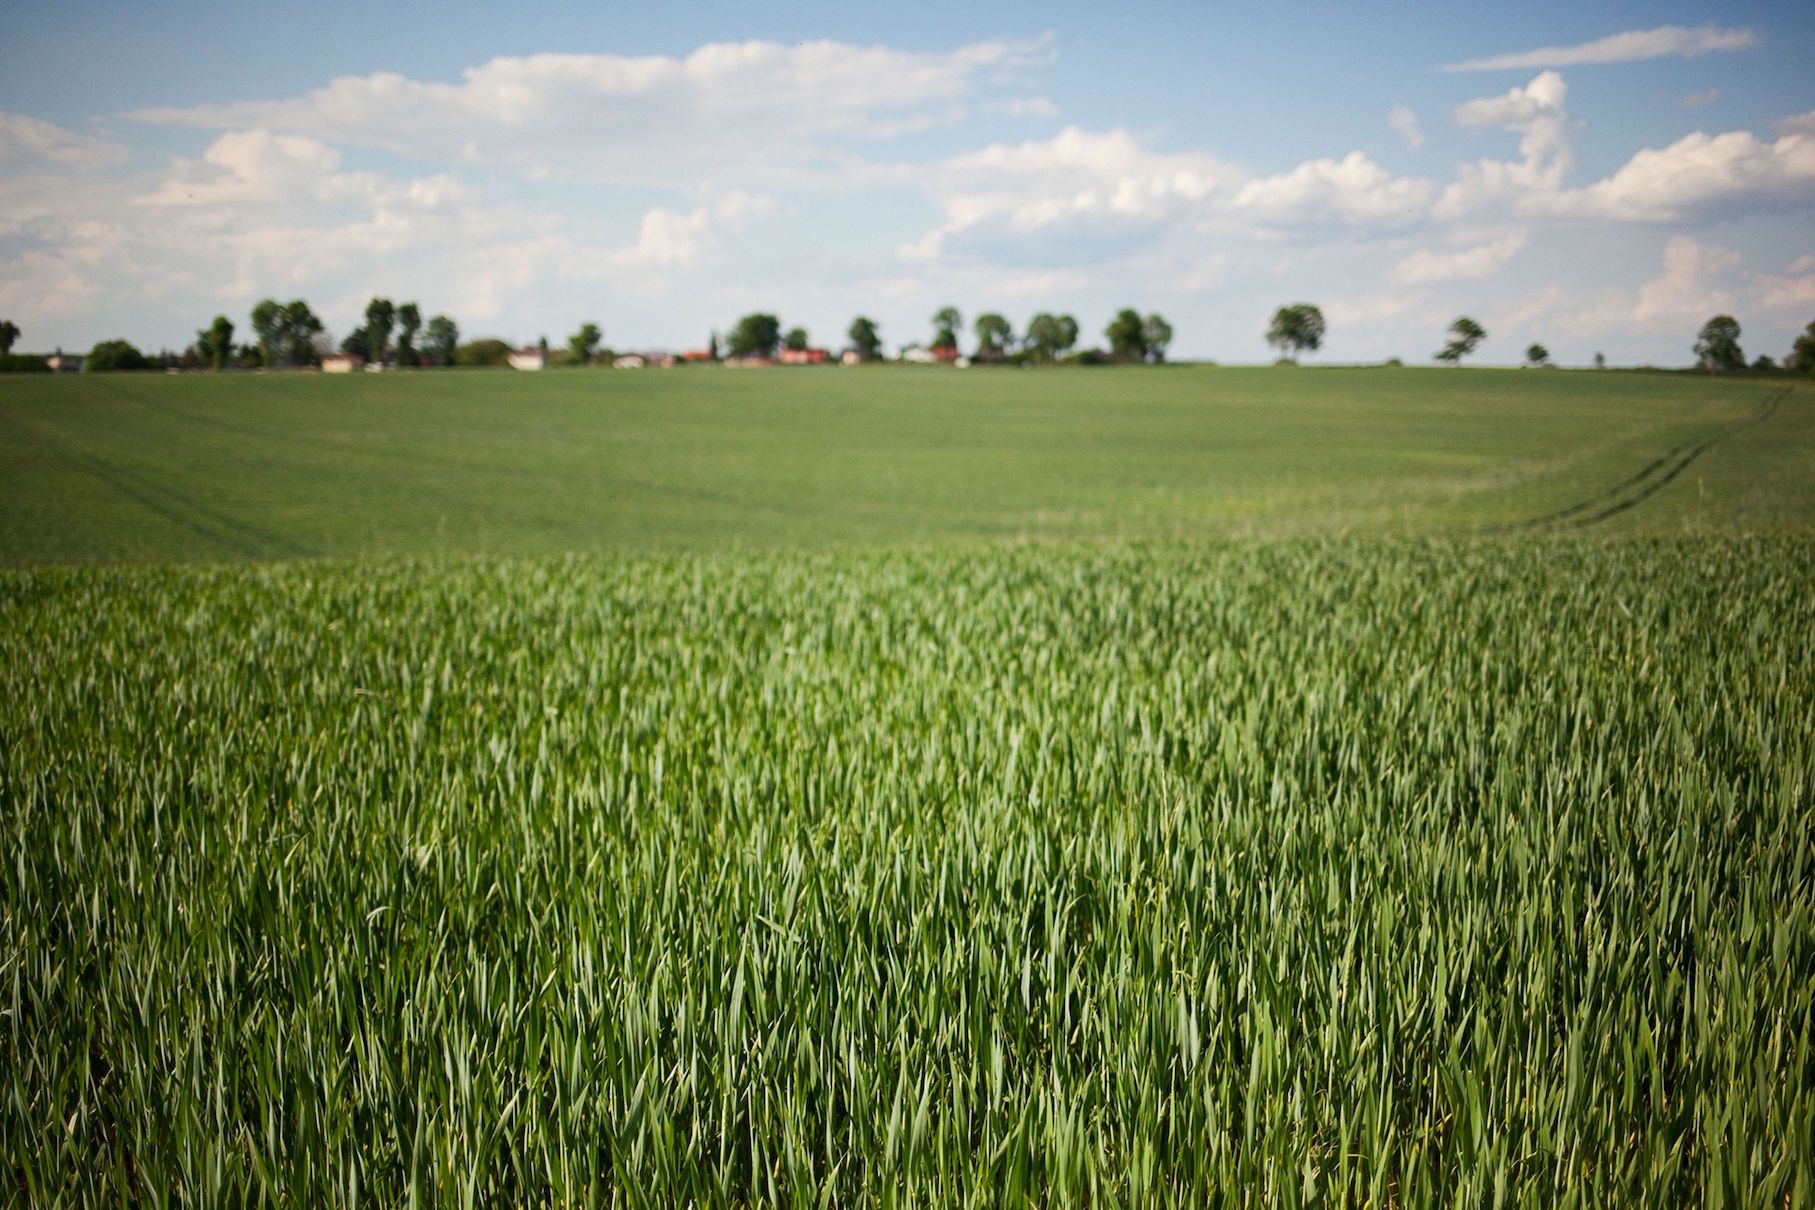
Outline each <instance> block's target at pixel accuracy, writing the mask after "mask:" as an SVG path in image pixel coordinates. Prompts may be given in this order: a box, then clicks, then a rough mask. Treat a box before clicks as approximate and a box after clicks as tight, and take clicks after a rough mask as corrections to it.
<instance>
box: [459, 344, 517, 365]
mask: <svg viewBox="0 0 1815 1210" xmlns="http://www.w3.org/2000/svg"><path fill="white" fill-rule="evenodd" d="M510 355H511V347H510V346H509V345H507V344H505V343H504V342H503V341H502V340H498V339H496V338H495V337H494V338H492V339H489V340H475V341H471V342H469V343H467V344H463V345H461V346H460V347H459V348H457V349H455V350H454V353H453V358H452V360H453V363H454V364H455V365H457V366H502V365H508V364H509V363H510Z"/></svg>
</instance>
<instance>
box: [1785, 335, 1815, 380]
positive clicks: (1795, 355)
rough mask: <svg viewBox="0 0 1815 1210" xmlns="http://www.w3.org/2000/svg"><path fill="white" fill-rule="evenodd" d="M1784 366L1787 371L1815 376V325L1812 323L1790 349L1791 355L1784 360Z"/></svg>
mask: <svg viewBox="0 0 1815 1210" xmlns="http://www.w3.org/2000/svg"><path fill="white" fill-rule="evenodd" d="M1783 364H1784V369H1786V370H1798V371H1800V372H1801V373H1804V374H1815V323H1810V324H1809V326H1808V327H1807V328H1804V329H1803V331H1802V335H1800V336H1798V337H1797V338H1796V343H1795V344H1794V345H1792V346H1791V347H1790V355H1789V356H1788V357H1786V358H1784V362H1783Z"/></svg>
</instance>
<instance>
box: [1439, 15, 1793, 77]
mask: <svg viewBox="0 0 1815 1210" xmlns="http://www.w3.org/2000/svg"><path fill="white" fill-rule="evenodd" d="M1757 44H1758V37H1757V35H1755V34H1753V32H1752V31H1751V30H1749V29H1721V28H1719V27H1717V26H1713V25H1701V26H1696V27H1695V28H1692V29H1690V28H1685V27H1683V26H1681V25H1660V26H1659V27H1658V28H1656V29H1642V30H1628V31H1627V32H1625V33H1620V34H1609V35H1608V36H1607V37H1605V38H1596V39H1595V40H1594V41H1592V42H1581V43H1577V44H1576V45H1574V46H1542V47H1539V48H1538V49H1536V50H1522V51H1516V52H1514V53H1513V54H1507V55H1493V56H1490V57H1488V58H1485V59H1465V60H1463V61H1462V62H1460V63H1451V64H1449V65H1448V66H1446V67H1445V68H1444V69H1443V70H1444V71H1450V72H1457V71H1505V70H1513V69H1531V68H1535V67H1587V66H1591V65H1597V64H1603V63H1636V62H1640V61H1642V60H1645V59H1667V58H1684V59H1692V58H1694V57H1696V56H1697V55H1706V54H1712V53H1714V52H1716V51H1731V50H1747V49H1750V48H1751V47H1753V46H1756V45H1757Z"/></svg>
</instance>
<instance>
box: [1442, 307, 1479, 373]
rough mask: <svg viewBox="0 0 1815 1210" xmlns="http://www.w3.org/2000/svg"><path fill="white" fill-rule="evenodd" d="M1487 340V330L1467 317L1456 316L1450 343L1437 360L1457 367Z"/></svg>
mask: <svg viewBox="0 0 1815 1210" xmlns="http://www.w3.org/2000/svg"><path fill="white" fill-rule="evenodd" d="M1486 339H1487V329H1486V328H1484V327H1482V326H1481V325H1480V324H1478V323H1476V322H1475V321H1474V320H1472V319H1470V318H1469V317H1468V316H1466V315H1458V316H1456V320H1455V322H1454V323H1452V324H1450V326H1449V343H1448V344H1446V345H1444V346H1443V348H1442V349H1441V350H1440V351H1439V352H1438V353H1437V354H1436V360H1438V361H1442V362H1447V363H1449V364H1450V365H1453V366H1456V365H1461V364H1462V359H1463V358H1464V357H1467V356H1468V355H1469V354H1470V353H1473V352H1474V351H1475V346H1476V345H1478V344H1480V343H1481V342H1482V341H1484V340H1486Z"/></svg>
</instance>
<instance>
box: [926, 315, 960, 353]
mask: <svg viewBox="0 0 1815 1210" xmlns="http://www.w3.org/2000/svg"><path fill="white" fill-rule="evenodd" d="M963 326H964V316H962V315H960V314H959V313H958V308H957V307H940V308H939V309H938V310H937V311H934V312H933V348H935V349H955V348H957V347H958V329H959V328H962V327H963Z"/></svg>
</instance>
